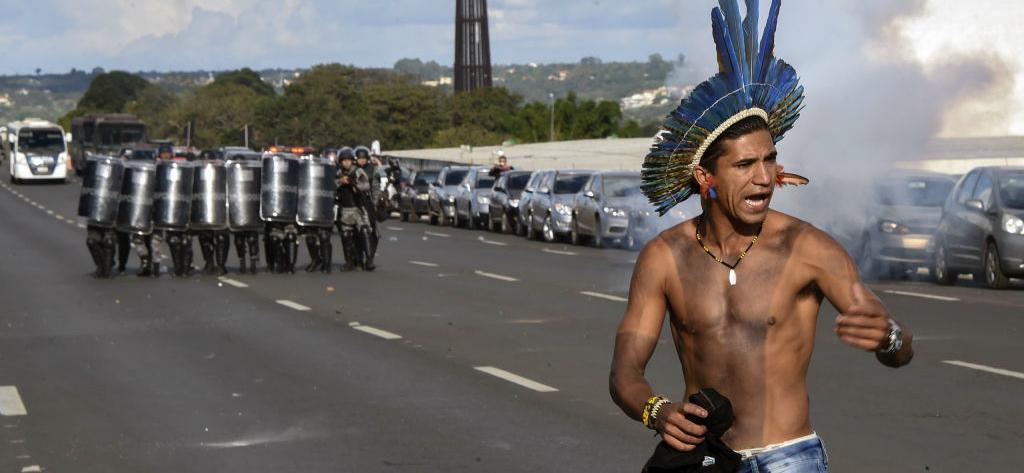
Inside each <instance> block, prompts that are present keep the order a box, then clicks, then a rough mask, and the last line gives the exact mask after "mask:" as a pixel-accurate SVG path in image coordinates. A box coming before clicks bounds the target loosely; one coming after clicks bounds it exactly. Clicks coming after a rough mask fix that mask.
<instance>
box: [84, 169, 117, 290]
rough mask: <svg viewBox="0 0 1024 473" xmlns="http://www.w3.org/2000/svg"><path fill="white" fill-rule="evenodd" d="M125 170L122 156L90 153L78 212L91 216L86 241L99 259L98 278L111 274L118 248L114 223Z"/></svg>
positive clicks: (96, 275) (96, 259) (97, 264)
mask: <svg viewBox="0 0 1024 473" xmlns="http://www.w3.org/2000/svg"><path fill="white" fill-rule="evenodd" d="M123 172H124V164H123V160H121V159H120V158H113V157H109V156H98V157H90V158H89V160H88V161H87V163H86V168H85V171H84V173H83V179H82V191H81V194H80V196H79V201H78V215H79V216H80V217H85V218H86V219H87V220H88V226H87V227H86V237H85V245H86V247H87V248H88V249H89V255H90V256H92V259H93V262H94V263H96V271H95V273H93V275H94V276H95V277H98V278H109V277H111V275H112V274H111V270H112V269H113V266H114V253H115V251H116V248H115V247H116V243H115V232H114V226H115V224H116V217H117V202H118V197H119V195H120V189H121V178H122V175H123Z"/></svg>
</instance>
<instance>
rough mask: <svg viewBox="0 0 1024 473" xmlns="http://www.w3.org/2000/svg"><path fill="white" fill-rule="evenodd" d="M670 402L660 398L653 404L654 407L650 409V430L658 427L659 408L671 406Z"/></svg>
mask: <svg viewBox="0 0 1024 473" xmlns="http://www.w3.org/2000/svg"><path fill="white" fill-rule="evenodd" d="M671 403H672V401H669V400H668V399H665V398H661V399H659V400H658V402H656V403H654V407H652V408H651V427H650V428H651V429H654V428H655V427H657V425H658V415H659V414H661V408H662V407H665V406H667V405H669V404H671Z"/></svg>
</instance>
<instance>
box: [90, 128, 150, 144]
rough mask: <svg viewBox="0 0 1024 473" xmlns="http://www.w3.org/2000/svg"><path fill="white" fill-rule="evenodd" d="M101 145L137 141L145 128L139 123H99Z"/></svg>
mask: <svg viewBox="0 0 1024 473" xmlns="http://www.w3.org/2000/svg"><path fill="white" fill-rule="evenodd" d="M99 134H100V144H101V145H123V144H128V143H138V142H140V141H142V138H143V136H144V135H145V134H146V128H145V127H143V126H139V125H100V127H99Z"/></svg>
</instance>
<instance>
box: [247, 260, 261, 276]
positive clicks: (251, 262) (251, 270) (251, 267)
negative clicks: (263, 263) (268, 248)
mask: <svg viewBox="0 0 1024 473" xmlns="http://www.w3.org/2000/svg"><path fill="white" fill-rule="evenodd" d="M259 263H260V259H259V257H257V256H252V257H250V258H249V274H256V271H257V270H256V265H258V264H259Z"/></svg>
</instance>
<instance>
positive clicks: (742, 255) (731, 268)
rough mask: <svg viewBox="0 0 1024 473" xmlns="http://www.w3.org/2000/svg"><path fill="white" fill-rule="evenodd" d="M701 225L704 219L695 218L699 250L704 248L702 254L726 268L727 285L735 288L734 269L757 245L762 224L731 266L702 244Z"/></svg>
mask: <svg viewBox="0 0 1024 473" xmlns="http://www.w3.org/2000/svg"><path fill="white" fill-rule="evenodd" d="M703 224H704V219H703V218H700V217H698V218H697V225H696V233H697V243H700V246H701V248H704V252H705V253H707V254H708V256H710V257H711V258H712V259H714V260H715V261H717V262H719V263H721V264H722V266H725V267H726V268H729V285H730V286H735V285H736V267H737V266H739V265H740V262H742V261H743V258H745V257H746V256H747V252H749V251H750V249H751V248H753V247H754V243H757V237H759V236H761V229H763V228H764V224H763V223H762V224H761V226H760V227H757V234H756V235H754V238H753V239H752V240H750V244H749V245H747V249H745V250H743V252H742V253H740V257H739V259H737V260H736V262H735V263H733V264H729V263H726V262H725V261H722V258H719V257H718V256H715V254H714V253H712V252H711V249H710V248H708V246H707V245H705V244H704V239H703V238H702V237H701V236H700V227H701V226H702V225H703Z"/></svg>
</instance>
